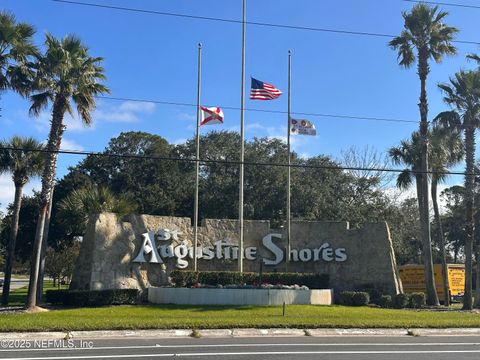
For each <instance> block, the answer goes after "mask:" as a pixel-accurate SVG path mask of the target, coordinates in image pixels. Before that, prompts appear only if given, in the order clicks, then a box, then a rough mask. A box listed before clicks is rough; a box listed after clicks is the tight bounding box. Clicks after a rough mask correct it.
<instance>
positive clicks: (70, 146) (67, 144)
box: [62, 138, 84, 151]
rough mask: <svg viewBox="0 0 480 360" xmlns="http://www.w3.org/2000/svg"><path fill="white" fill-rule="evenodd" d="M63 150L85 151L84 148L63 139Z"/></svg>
mask: <svg viewBox="0 0 480 360" xmlns="http://www.w3.org/2000/svg"><path fill="white" fill-rule="evenodd" d="M62 150H73V151H83V150H84V147H83V146H82V145H80V144H78V143H76V142H75V141H73V140H70V139H66V138H63V139H62Z"/></svg>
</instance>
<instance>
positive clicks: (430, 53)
mask: <svg viewBox="0 0 480 360" xmlns="http://www.w3.org/2000/svg"><path fill="white" fill-rule="evenodd" d="M447 15H448V13H447V12H444V11H439V10H438V6H435V7H430V6H428V5H426V4H423V3H420V4H416V5H415V6H414V7H413V8H412V9H411V11H410V12H403V13H402V16H403V19H404V29H403V31H402V32H401V34H400V36H397V37H396V38H394V39H393V40H391V41H390V42H389V45H390V47H391V48H392V49H394V50H397V51H398V60H399V64H400V66H403V67H405V68H409V67H411V66H412V65H413V64H414V63H415V61H417V71H418V76H419V78H420V102H419V104H418V106H419V109H420V138H421V148H420V155H421V158H420V170H421V175H420V178H419V180H421V183H420V186H418V185H417V196H418V197H419V212H420V227H421V232H422V243H423V258H424V262H425V281H426V283H427V303H428V304H429V305H438V304H439V301H438V296H437V291H436V289H435V281H434V277H433V261H432V248H431V239H430V219H429V206H428V176H427V169H428V141H427V137H428V102H427V90H426V83H427V76H428V74H429V72H430V67H429V60H430V59H433V60H434V61H435V62H437V63H439V62H441V60H442V57H443V56H444V55H454V54H456V48H455V47H454V46H453V45H452V43H451V41H452V40H453V37H454V35H455V34H456V33H457V32H458V29H456V28H454V27H450V26H447V25H445V24H444V23H443V19H444V18H445V17H446V16H447ZM415 51H416V54H415Z"/></svg>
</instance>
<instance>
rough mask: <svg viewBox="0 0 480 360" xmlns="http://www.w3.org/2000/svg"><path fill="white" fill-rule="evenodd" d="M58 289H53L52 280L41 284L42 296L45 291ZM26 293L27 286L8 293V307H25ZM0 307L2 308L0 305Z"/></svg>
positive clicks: (62, 287)
mask: <svg viewBox="0 0 480 360" xmlns="http://www.w3.org/2000/svg"><path fill="white" fill-rule="evenodd" d="M67 287H68V286H65V285H63V286H61V289H66V288H67ZM57 288H58V287H53V281H52V280H45V281H44V282H43V294H44V295H45V292H46V291H47V290H53V289H57ZM27 293H28V286H24V287H21V288H18V289H15V290H12V291H10V296H9V298H8V306H22V305H25V301H26V300H27ZM0 307H2V306H1V305H0Z"/></svg>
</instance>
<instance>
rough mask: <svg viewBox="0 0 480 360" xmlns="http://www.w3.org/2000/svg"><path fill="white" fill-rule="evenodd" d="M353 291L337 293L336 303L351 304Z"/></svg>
mask: <svg viewBox="0 0 480 360" xmlns="http://www.w3.org/2000/svg"><path fill="white" fill-rule="evenodd" d="M354 295H355V291H342V292H341V293H339V294H338V304H339V305H343V306H353V296H354Z"/></svg>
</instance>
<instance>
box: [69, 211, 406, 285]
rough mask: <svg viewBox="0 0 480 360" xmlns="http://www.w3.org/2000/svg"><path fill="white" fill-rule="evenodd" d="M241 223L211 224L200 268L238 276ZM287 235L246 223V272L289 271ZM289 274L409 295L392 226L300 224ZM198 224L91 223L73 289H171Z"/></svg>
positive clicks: (146, 218) (202, 234)
mask: <svg viewBox="0 0 480 360" xmlns="http://www.w3.org/2000/svg"><path fill="white" fill-rule="evenodd" d="M237 224H238V222H237V221H236V220H214V219H205V220H203V222H202V226H200V227H199V229H198V249H197V254H198V255H197V256H198V270H200V271H202V270H222V271H236V270H237V267H238V263H237V259H238V251H239V250H238V246H237V243H238V225H237ZM283 232H284V230H283V229H271V228H270V223H269V221H258V220H252V221H245V222H244V271H254V272H258V271H259V270H260V267H261V266H262V268H263V271H265V272H272V271H279V272H283V271H286V270H287V268H286V266H287V264H286V261H285V258H286V250H285V249H286V240H285V236H284V234H283ZM291 234H292V235H291V236H292V239H291V252H290V257H291V261H290V263H289V264H288V271H289V272H313V273H321V274H322V273H327V274H329V275H330V285H331V287H332V288H334V289H335V290H336V291H339V290H354V289H360V288H362V287H365V286H369V287H372V286H375V287H377V288H379V289H382V290H383V291H385V292H388V293H391V294H396V293H398V292H401V291H402V285H401V281H400V277H399V276H398V272H397V266H396V262H395V255H394V251H393V247H392V241H391V238H390V232H389V228H388V225H387V224H386V223H385V222H379V223H368V224H365V225H364V227H362V228H360V229H350V228H349V226H348V223H346V222H307V221H293V222H292V225H291ZM192 241H193V227H192V226H191V220H190V218H180V217H168V216H150V215H129V216H127V217H125V218H124V219H123V220H119V219H118V218H117V216H116V215H115V214H107V213H104V214H98V215H93V216H91V217H90V220H89V223H88V225H87V231H86V233H85V236H84V238H83V243H82V247H81V250H80V256H79V259H78V262H77V264H76V266H75V270H74V273H73V277H72V283H71V288H72V289H82V290H87V289H91V290H97V289H118V288H138V289H143V290H144V289H147V288H148V287H150V286H161V285H164V284H166V283H167V281H168V274H169V272H170V271H172V270H174V269H193V244H192Z"/></svg>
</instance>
